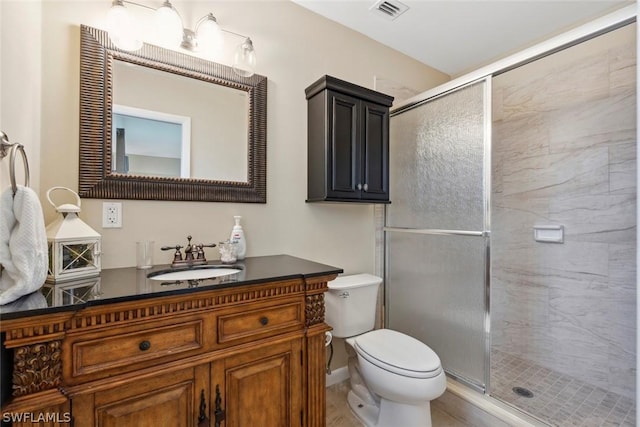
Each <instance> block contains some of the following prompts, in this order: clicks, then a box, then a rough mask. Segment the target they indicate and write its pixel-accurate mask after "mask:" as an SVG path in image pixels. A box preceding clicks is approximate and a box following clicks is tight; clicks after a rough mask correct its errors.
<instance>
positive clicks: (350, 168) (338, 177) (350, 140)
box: [306, 76, 393, 203]
mask: <svg viewBox="0 0 640 427" xmlns="http://www.w3.org/2000/svg"><path fill="white" fill-rule="evenodd" d="M306 97H307V113H308V120H307V126H308V128H307V131H308V162H307V193H308V197H307V201H308V202H315V201H334V202H364V203H389V107H390V106H391V104H392V102H393V97H391V96H388V95H385V94H382V93H380V92H376V91H373V90H370V89H367V88H364V87H361V86H357V85H355V84H352V83H349V82H345V81H343V80H339V79H336V78H335V77H331V76H324V77H322V78H321V79H319V80H318V81H316V82H315V83H313V84H312V85H311V86H309V87H308V88H307V89H306Z"/></svg>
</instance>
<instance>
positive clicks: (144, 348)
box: [138, 340, 151, 351]
mask: <svg viewBox="0 0 640 427" xmlns="http://www.w3.org/2000/svg"><path fill="white" fill-rule="evenodd" d="M138 347H139V348H140V350H142V351H147V350H149V349H150V348H151V343H150V342H149V341H147V340H144V341H142V342H141V343H140V345H139V346H138Z"/></svg>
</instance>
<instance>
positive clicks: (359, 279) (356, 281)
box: [328, 273, 382, 289]
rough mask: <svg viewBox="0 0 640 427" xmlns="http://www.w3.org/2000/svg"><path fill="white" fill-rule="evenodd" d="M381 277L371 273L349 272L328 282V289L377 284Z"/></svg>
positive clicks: (380, 281)
mask: <svg viewBox="0 0 640 427" xmlns="http://www.w3.org/2000/svg"><path fill="white" fill-rule="evenodd" d="M380 283H382V278H381V277H378V276H374V275H373V274H366V273H361V274H351V275H347V276H338V277H337V278H336V279H334V280H332V281H330V282H329V283H328V286H329V289H350V288H359V287H361V286H371V285H379V284H380Z"/></svg>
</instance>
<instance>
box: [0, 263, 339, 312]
mask: <svg viewBox="0 0 640 427" xmlns="http://www.w3.org/2000/svg"><path fill="white" fill-rule="evenodd" d="M208 264H217V265H219V264H220V262H219V261H213V262H209V263H208ZM229 267H233V268H237V269H239V270H240V271H239V272H238V273H235V274H230V275H227V276H221V277H217V278H211V279H200V280H198V281H190V282H189V281H181V282H175V281H173V282H163V281H158V280H151V279H149V278H148V277H147V275H149V274H150V273H155V272H159V271H162V270H171V267H170V266H169V265H158V266H154V267H152V268H150V269H146V270H140V269H137V268H135V267H127V268H113V269H107V270H102V272H101V273H100V275H99V276H96V277H93V278H83V279H78V280H73V281H66V282H61V283H55V284H54V283H44V284H43V286H42V288H41V289H40V290H39V291H36V292H34V293H32V294H29V295H25V296H24V297H22V298H20V299H18V300H17V301H14V302H13V303H10V304H6V305H3V306H0V320H9V319H15V318H21V317H27V316H34V315H41V314H47V313H54V312H60V311H78V310H80V309H82V308H84V307H89V306H96V305H101V304H110V303H114V302H122V301H133V300H140V299H147V298H153V297H156V296H167V295H175V294H182V293H190V292H198V291H202V290H211V289H219V288H229V287H234V286H243V285H251V284H259V283H265V282H271V281H276V280H287V279H295V278H310V277H316V276H323V275H327V274H339V273H342V272H343V270H342V269H341V268H338V267H332V266H330V265H325V264H319V263H317V262H313V261H308V260H305V259H302V258H297V257H293V256H290V255H270V256H260V257H247V258H246V259H244V260H242V261H238V262H236V263H235V264H233V265H230V266H229ZM195 268H197V267H195Z"/></svg>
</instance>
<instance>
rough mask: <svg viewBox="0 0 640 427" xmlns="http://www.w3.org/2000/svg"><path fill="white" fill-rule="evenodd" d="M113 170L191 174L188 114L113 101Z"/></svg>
mask: <svg viewBox="0 0 640 427" xmlns="http://www.w3.org/2000/svg"><path fill="white" fill-rule="evenodd" d="M111 149H112V157H111V158H112V159H113V160H114V161H113V162H112V169H111V170H112V172H116V173H121V174H131V175H144V176H164V177H175V178H189V177H190V176H191V173H190V169H191V161H190V160H191V118H190V117H185V116H177V115H174V114H166V113H162V112H159V111H150V110H144V109H141V108H133V107H127V106H124V105H117V104H114V105H113V125H112V143H111Z"/></svg>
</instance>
